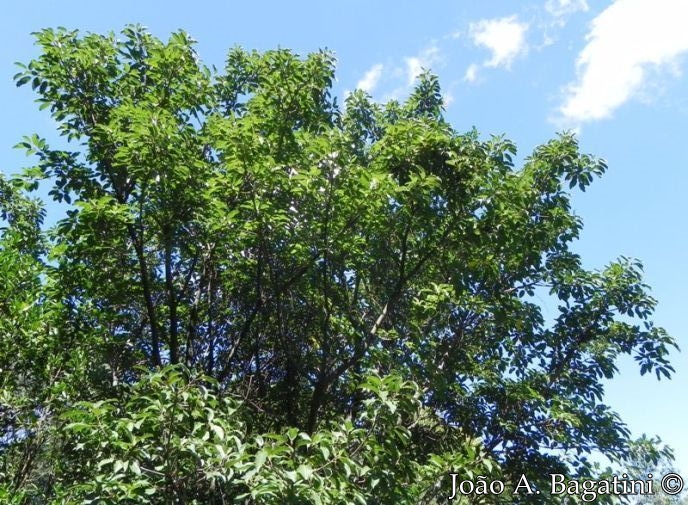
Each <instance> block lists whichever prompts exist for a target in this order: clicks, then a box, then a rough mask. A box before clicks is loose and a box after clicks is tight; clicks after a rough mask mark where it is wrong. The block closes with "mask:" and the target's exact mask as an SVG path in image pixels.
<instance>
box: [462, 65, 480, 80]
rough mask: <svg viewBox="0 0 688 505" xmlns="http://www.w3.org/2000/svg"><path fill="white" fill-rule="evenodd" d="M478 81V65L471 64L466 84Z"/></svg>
mask: <svg viewBox="0 0 688 505" xmlns="http://www.w3.org/2000/svg"><path fill="white" fill-rule="evenodd" d="M477 79H478V65H476V64H475V63H471V64H470V65H469V66H468V68H467V69H466V73H465V74H464V76H463V80H464V81H466V82H475V81H476V80H477Z"/></svg>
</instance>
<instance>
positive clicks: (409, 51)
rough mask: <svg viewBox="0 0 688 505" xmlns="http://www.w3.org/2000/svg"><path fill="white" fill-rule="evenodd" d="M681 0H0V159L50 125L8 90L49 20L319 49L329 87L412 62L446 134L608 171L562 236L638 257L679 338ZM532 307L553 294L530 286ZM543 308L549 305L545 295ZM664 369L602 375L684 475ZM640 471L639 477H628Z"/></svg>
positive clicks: (404, 78) (685, 367)
mask: <svg viewBox="0 0 688 505" xmlns="http://www.w3.org/2000/svg"><path fill="white" fill-rule="evenodd" d="M686 21H688V0H616V1H595V0H535V1H528V0H525V1H518V2H517V1H514V0H509V1H507V0H491V1H489V2H469V1H465V0H464V1H460V0H454V1H449V0H445V1H438V0H426V1H424V2H422V3H421V2H411V1H404V0H397V1H394V2H391V1H382V0H379V1H375V2H372V1H363V0H354V1H342V0H340V1H339V2H333V3H331V4H330V3H325V2H318V1H309V2H305V1H296V0H292V1H290V2H278V1H274V2H260V1H248V2H233V1H202V0H196V1H195V2H188V1H185V2H182V1H176V0H175V1H163V0H137V1H131V0H118V1H117V2H97V1H93V0H91V1H89V2H85V1H70V0H65V1H63V2H54V1H47V0H46V1H25V2H6V3H4V5H3V13H2V15H0V28H1V29H0V47H2V49H1V50H0V105H1V106H2V109H3V111H4V113H5V118H6V119H5V121H2V122H1V123H0V170H2V171H3V172H5V173H8V172H13V171H16V170H18V169H20V168H21V167H24V166H28V165H30V164H31V160H30V159H27V158H26V157H25V156H24V154H23V152H21V151H19V150H16V149H12V146H13V145H15V144H16V143H17V142H19V141H20V140H21V137H22V136H23V135H29V134H31V133H34V132H36V133H38V134H39V135H41V136H44V137H46V138H48V139H50V138H54V135H53V132H54V130H55V124H54V123H53V121H52V120H51V119H50V117H49V115H48V114H47V111H45V112H43V113H41V112H38V110H37V105H36V104H35V103H33V100H34V98H35V97H34V96H33V93H32V91H31V89H30V86H25V87H22V88H19V89H18V88H16V87H15V85H14V83H13V80H12V76H13V75H14V74H15V73H16V72H17V71H18V69H17V68H16V67H15V66H14V64H13V63H14V62H16V61H19V62H24V63H26V62H28V61H29V60H30V59H31V58H33V57H36V56H37V55H38V53H37V48H36V47H35V46H34V45H33V37H32V36H31V35H30V34H31V32H34V31H37V30H40V29H42V28H45V27H57V26H65V27H67V28H78V29H79V30H80V31H83V32H87V31H92V32H98V33H103V32H107V31H115V32H118V31H120V30H121V29H122V28H123V27H124V26H125V25H126V24H128V23H141V24H143V25H145V26H147V27H148V28H149V29H150V31H151V32H152V33H153V34H154V35H156V36H158V37H160V38H163V39H167V37H168V36H169V34H170V32H172V31H175V30H178V29H184V30H185V31H187V32H188V33H190V34H191V35H192V36H193V37H194V38H195V39H196V40H198V46H197V48H198V52H199V54H200V56H201V58H202V60H203V61H204V62H205V63H206V64H208V65H210V64H215V65H216V66H218V67H220V68H221V67H222V66H223V63H224V57H225V55H226V52H227V50H228V49H229V48H231V47H233V46H236V45H240V46H243V47H245V48H247V49H258V50H266V49H272V48H276V47H278V46H279V47H285V48H291V49H293V50H294V51H296V52H298V53H300V54H305V53H308V52H310V51H315V50H317V49H320V48H328V49H331V50H333V51H334V52H335V54H336V57H337V62H338V63H337V82H336V85H335V86H336V87H335V93H336V94H337V95H338V96H339V97H340V100H341V99H343V97H344V96H345V94H346V93H347V92H348V91H350V90H353V89H354V88H362V89H364V90H366V91H368V92H369V93H370V94H371V95H372V96H373V97H374V98H375V99H376V100H379V101H385V100H388V99H390V98H399V99H403V98H405V97H406V96H407V95H408V93H409V91H410V90H411V89H412V86H413V83H414V80H415V78H416V76H417V75H418V73H419V72H420V71H421V69H423V68H427V69H431V70H432V71H433V72H434V73H436V74H437V75H438V76H439V78H440V83H441V84H442V87H443V91H444V95H445V100H446V109H447V110H446V118H447V119H448V120H449V121H450V122H451V123H452V125H453V126H454V127H455V128H456V129H457V130H458V131H467V130H469V129H471V128H472V127H474V126H475V127H476V128H477V129H478V131H479V132H480V133H481V135H482V136H483V137H487V136H489V135H491V134H505V135H506V136H507V137H508V138H510V139H512V140H513V141H514V142H515V143H516V145H517V146H518V148H519V155H520V157H521V159H522V157H524V156H527V155H528V154H529V153H530V152H532V150H533V149H534V148H535V146H537V145H538V144H541V143H543V142H546V141H547V140H548V139H550V138H552V137H553V136H554V135H555V134H556V132H557V131H561V130H564V129H573V130H575V131H577V132H578V133H579V139H580V144H581V149H582V151H583V152H589V153H592V154H595V155H597V156H601V157H603V158H605V159H606V160H607V162H608V164H609V171H608V173H607V174H605V176H604V177H603V178H602V179H600V180H597V181H595V182H594V183H593V185H592V186H591V187H590V188H588V190H587V192H586V193H580V192H579V193H576V194H575V196H574V198H573V208H574V210H575V212H576V213H577V214H578V215H580V216H581V217H582V218H583V221H584V229H583V232H582V235H581V238H580V240H579V241H578V242H576V244H575V245H574V249H575V250H576V251H577V252H579V253H580V254H581V255H582V257H583V260H584V264H585V265H586V266H587V267H589V268H602V267H604V266H605V265H606V264H607V263H608V262H609V261H611V260H614V259H616V258H618V257H619V256H620V255H624V256H629V257H634V258H639V259H641V260H642V261H643V264H644V265H645V273H646V277H645V280H646V282H647V284H649V285H650V286H651V287H652V293H653V296H654V297H655V298H657V299H658V300H659V305H658V308H657V311H656V314H655V318H654V320H655V322H656V323H657V324H658V325H660V326H663V327H665V328H666V329H667V330H668V331H669V333H671V334H672V335H673V336H674V337H676V339H677V340H678V342H679V345H681V347H682V348H685V349H688V336H686V330H687V329H688V324H687V320H686V313H687V312H688V308H686V306H685V304H686V296H685V292H686V287H687V286H688V268H687V264H686V249H687V248H688V239H687V235H686V218H687V217H688V212H687V211H688V203H686V202H688V198H686V197H685V193H686V189H687V188H688V170H687V169H688V149H686V144H688V138H687V134H688V78H687V77H686V75H685V73H686V71H688V29H686V28H685V26H684V25H685V23H686ZM542 304H543V307H544V311H545V315H548V313H549V314H550V315H554V313H555V311H556V305H555V304H554V302H550V301H549V300H546V299H543V300H542ZM550 305H551V306H550ZM673 364H674V366H675V368H676V370H677V372H676V374H675V376H674V378H673V380H671V381H666V380H664V381H661V382H658V381H656V380H655V378H654V375H652V376H649V375H646V376H644V377H641V376H640V375H639V371H638V368H637V367H636V366H635V365H634V363H633V361H632V360H631V359H629V360H627V361H624V362H622V363H621V364H620V370H621V373H620V374H619V375H618V376H617V377H616V378H615V379H614V380H612V381H609V382H608V384H607V386H606V390H607V396H606V398H607V401H608V403H609V404H610V405H611V406H612V407H613V408H614V409H615V410H616V411H617V412H619V414H620V415H621V417H622V418H623V419H624V420H625V421H626V423H627V425H628V427H629V428H630V429H631V431H632V432H633V434H634V435H636V436H639V435H641V434H642V433H647V434H650V435H659V436H660V437H661V438H662V440H663V441H664V442H666V443H668V444H669V445H671V446H672V447H673V448H674V450H675V454H676V459H677V461H676V467H677V468H678V469H679V471H680V473H682V475H683V476H684V478H685V479H686V482H688V429H687V428H686V424H687V423H686V421H687V420H688V402H687V401H686V399H687V395H686V390H687V389H688V353H685V352H684V353H683V354H679V353H674V355H673ZM638 477H641V476H638Z"/></svg>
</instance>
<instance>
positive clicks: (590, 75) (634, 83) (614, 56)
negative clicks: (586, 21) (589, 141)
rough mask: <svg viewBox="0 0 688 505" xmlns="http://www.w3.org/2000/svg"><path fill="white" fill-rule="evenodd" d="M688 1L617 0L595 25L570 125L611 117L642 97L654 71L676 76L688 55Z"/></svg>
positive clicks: (575, 87)
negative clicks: (680, 62)
mask: <svg viewBox="0 0 688 505" xmlns="http://www.w3.org/2000/svg"><path fill="white" fill-rule="evenodd" d="M687 19H688V2H686V0H616V2H614V4H612V5H611V6H610V7H608V8H607V9H606V10H604V11H603V12H602V13H601V14H600V15H598V16H597V17H596V18H595V19H594V20H593V21H592V27H591V30H590V32H589V33H588V35H587V36H586V39H587V44H586V46H585V48H583V50H582V52H581V53H580V54H579V55H578V59H577V62H576V67H577V74H578V78H577V80H576V82H574V83H571V84H569V85H568V86H567V87H566V97H565V99H564V103H563V104H562V106H561V107H560V109H559V113H560V114H561V116H562V117H563V119H564V120H566V121H567V122H573V123H581V122H584V121H591V120H596V119H603V118H606V117H609V116H610V115H611V114H612V112H613V111H614V110H616V109H617V108H618V107H619V106H621V105H622V104H623V103H625V102H626V101H628V100H629V99H630V98H631V97H633V96H636V95H638V94H639V93H640V92H641V91H642V89H643V88H644V87H646V85H647V80H648V79H649V77H650V76H651V75H652V73H653V72H652V71H653V70H657V69H659V70H664V69H666V70H669V71H673V72H674V73H675V72H676V68H677V57H678V56H680V55H681V54H682V53H684V52H687V51H688V29H686V26H685V24H686V20H687Z"/></svg>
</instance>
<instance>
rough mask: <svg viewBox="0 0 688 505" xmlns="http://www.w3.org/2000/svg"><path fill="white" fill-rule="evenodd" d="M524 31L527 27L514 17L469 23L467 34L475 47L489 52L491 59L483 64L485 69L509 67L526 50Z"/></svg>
mask: <svg viewBox="0 0 688 505" xmlns="http://www.w3.org/2000/svg"><path fill="white" fill-rule="evenodd" d="M526 31H528V25H527V24H526V23H520V22H519V21H518V20H517V18H516V16H509V17H505V18H499V19H483V20H481V21H478V22H477V23H471V24H470V27H469V34H470V36H471V39H472V40H473V43H474V44H475V45H476V46H483V47H486V48H487V49H489V50H490V52H491V53H492V57H491V58H490V59H489V60H487V61H486V62H485V66H487V67H506V68H509V67H510V66H511V62H512V61H513V60H514V58H516V57H517V56H519V55H520V54H523V53H525V51H526V50H527V44H526Z"/></svg>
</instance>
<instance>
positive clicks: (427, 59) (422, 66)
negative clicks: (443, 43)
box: [405, 46, 441, 86]
mask: <svg viewBox="0 0 688 505" xmlns="http://www.w3.org/2000/svg"><path fill="white" fill-rule="evenodd" d="M440 59H441V57H440V49H439V47H437V46H430V47H428V48H427V49H424V50H423V51H421V52H420V53H419V54H417V55H416V56H411V57H409V58H406V59H405V61H406V81H407V85H408V86H411V85H413V81H415V80H416V78H417V77H418V76H419V75H420V74H421V73H423V70H430V69H431V67H432V66H433V65H435V64H436V63H438V62H439V61H440Z"/></svg>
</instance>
